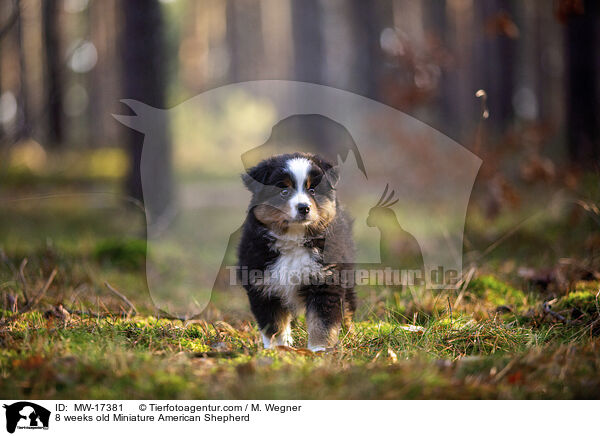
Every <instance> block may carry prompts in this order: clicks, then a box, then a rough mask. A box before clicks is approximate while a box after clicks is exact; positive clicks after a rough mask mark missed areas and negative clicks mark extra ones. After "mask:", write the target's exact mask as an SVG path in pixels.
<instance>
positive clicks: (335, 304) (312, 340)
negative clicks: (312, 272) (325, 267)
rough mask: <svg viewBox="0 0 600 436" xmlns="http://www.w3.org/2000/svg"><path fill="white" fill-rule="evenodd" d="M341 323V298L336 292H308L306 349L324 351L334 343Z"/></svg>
mask: <svg viewBox="0 0 600 436" xmlns="http://www.w3.org/2000/svg"><path fill="white" fill-rule="evenodd" d="M341 323H342V303H341V298H340V296H339V295H337V294H336V293H330V292H309V294H308V297H307V301H306V324H307V327H308V349H309V350H311V351H325V350H326V349H327V348H329V347H332V346H334V345H335V344H336V342H337V339H338V334H339V331H340V327H341Z"/></svg>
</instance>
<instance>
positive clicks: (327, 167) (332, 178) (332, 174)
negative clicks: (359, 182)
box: [317, 158, 340, 188]
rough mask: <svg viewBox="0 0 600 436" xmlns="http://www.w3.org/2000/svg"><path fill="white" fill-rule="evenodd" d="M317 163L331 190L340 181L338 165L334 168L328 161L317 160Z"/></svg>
mask: <svg viewBox="0 0 600 436" xmlns="http://www.w3.org/2000/svg"><path fill="white" fill-rule="evenodd" d="M317 163H318V165H319V167H321V169H322V170H323V173H324V174H325V177H326V178H327V181H328V182H329V184H330V185H331V186H332V187H333V188H335V186H336V185H337V184H338V182H339V181H340V167H339V166H338V165H335V166H334V165H332V164H331V163H329V162H328V161H326V160H323V159H320V158H319V159H318V162H317Z"/></svg>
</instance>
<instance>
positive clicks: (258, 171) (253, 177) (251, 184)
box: [242, 161, 269, 192]
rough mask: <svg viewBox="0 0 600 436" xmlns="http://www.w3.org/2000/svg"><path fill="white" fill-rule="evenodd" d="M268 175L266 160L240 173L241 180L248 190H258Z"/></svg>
mask: <svg viewBox="0 0 600 436" xmlns="http://www.w3.org/2000/svg"><path fill="white" fill-rule="evenodd" d="M268 176H269V164H268V163H267V162H266V161H263V162H261V163H259V164H258V165H256V166H254V167H252V168H249V169H247V170H246V172H245V173H244V174H242V181H243V182H244V185H246V188H248V190H249V191H250V192H258V191H260V190H261V188H262V187H263V186H264V185H265V184H266V182H267V178H268Z"/></svg>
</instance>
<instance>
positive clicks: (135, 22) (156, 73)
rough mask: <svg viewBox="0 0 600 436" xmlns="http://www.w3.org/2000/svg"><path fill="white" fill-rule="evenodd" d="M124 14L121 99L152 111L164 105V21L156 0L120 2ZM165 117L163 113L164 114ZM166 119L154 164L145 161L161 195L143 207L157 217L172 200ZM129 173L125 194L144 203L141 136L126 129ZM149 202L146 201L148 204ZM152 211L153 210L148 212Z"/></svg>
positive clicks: (154, 142)
mask: <svg viewBox="0 0 600 436" xmlns="http://www.w3.org/2000/svg"><path fill="white" fill-rule="evenodd" d="M121 7H122V9H121V10H122V11H123V20H124V21H123V31H122V35H121V47H122V75H123V97H124V98H127V99H133V100H137V101H140V102H142V103H145V104H147V105H149V106H152V107H155V108H161V109H162V108H164V106H165V88H166V77H165V76H166V74H165V68H164V65H165V64H166V63H167V59H166V57H165V52H166V51H165V49H164V35H163V21H162V12H161V6H160V4H159V2H158V0H127V1H125V2H122V3H121ZM164 114H165V116H166V112H164ZM167 126H168V120H167V121H166V122H165V123H164V125H163V126H161V127H160V128H159V129H157V130H156V131H154V132H152V135H153V137H152V145H153V147H156V149H153V150H152V158H153V160H154V162H147V165H149V167H148V168H150V167H151V168H155V169H156V171H153V174H154V176H153V177H154V180H152V186H154V187H156V189H159V190H160V191H161V192H150V193H146V195H152V196H153V198H154V199H159V200H158V201H152V206H151V207H150V206H149V204H147V205H146V211H147V213H148V215H149V216H151V217H154V218H156V219H158V218H160V217H161V216H162V215H163V214H164V212H165V211H166V210H167V208H168V207H169V205H170V202H171V198H172V192H171V191H172V180H171V168H170V166H171V165H170V162H171V145H170V137H169V132H168V127H167ZM127 138H128V141H127V142H128V146H129V154H130V172H129V175H128V178H127V191H128V193H129V194H130V195H132V196H133V197H134V198H136V199H138V200H141V201H143V199H144V198H143V197H144V196H143V193H142V183H141V175H142V171H141V168H140V164H141V157H142V145H143V142H144V135H143V134H142V133H139V132H137V131H133V130H131V129H128V132H127ZM147 203H148V202H147ZM150 209H152V210H150Z"/></svg>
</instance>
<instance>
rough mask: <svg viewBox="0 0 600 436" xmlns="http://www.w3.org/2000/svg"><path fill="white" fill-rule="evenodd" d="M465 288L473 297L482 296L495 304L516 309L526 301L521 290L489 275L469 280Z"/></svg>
mask: <svg viewBox="0 0 600 436" xmlns="http://www.w3.org/2000/svg"><path fill="white" fill-rule="evenodd" d="M467 290H468V291H469V292H470V293H471V294H472V296H473V297H476V298H484V299H485V300H487V301H489V302H490V303H492V304H494V305H496V306H512V307H513V308H516V309H522V308H523V307H524V306H525V305H526V302H527V298H526V296H525V294H524V293H523V291H521V290H520V289H516V288H514V287H512V286H511V285H509V284H507V283H504V282H501V281H500V280H498V279H496V278H495V277H494V276H491V275H485V276H481V277H477V278H475V279H473V280H471V283H469V286H468V288H467Z"/></svg>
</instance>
